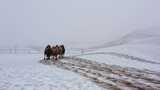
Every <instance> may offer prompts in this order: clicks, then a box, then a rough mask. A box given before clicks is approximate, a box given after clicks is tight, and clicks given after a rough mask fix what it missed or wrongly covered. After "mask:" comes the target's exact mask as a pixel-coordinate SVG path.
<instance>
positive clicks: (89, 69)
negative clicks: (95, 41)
mask: <svg viewBox="0 0 160 90" xmlns="http://www.w3.org/2000/svg"><path fill="white" fill-rule="evenodd" d="M40 62H41V63H43V64H47V65H55V66H57V67H59V68H62V69H66V70H70V71H73V72H75V73H79V74H80V75H82V76H84V77H86V78H88V79H90V80H92V81H93V82H95V83H96V84H97V85H99V86H101V87H103V88H105V89H108V90H133V89H134V90H158V89H160V77H159V76H158V75H156V74H155V73H151V72H144V71H140V70H136V69H133V68H121V67H119V66H111V65H107V64H102V63H101V64H100V63H97V62H94V61H90V60H86V59H81V58H75V57H65V58H64V59H62V60H60V61H57V62H51V61H44V60H41V61H40ZM149 75H154V76H156V77H158V79H157V78H154V77H150V76H149Z"/></svg>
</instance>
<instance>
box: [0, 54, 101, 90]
mask: <svg viewBox="0 0 160 90" xmlns="http://www.w3.org/2000/svg"><path fill="white" fill-rule="evenodd" d="M40 59H41V55H39V54H1V55H0V90H102V88H100V87H98V86H96V85H95V83H92V82H91V81H89V80H87V79H86V78H83V77H81V76H80V75H78V74H75V73H73V72H70V71H66V70H62V69H59V68H57V67H55V66H53V65H51V66H49V65H43V64H41V63H39V61H40Z"/></svg>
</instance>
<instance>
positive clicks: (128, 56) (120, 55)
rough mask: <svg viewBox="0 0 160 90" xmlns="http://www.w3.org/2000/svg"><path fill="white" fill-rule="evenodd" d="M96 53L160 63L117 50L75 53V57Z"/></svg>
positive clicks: (159, 63)
mask: <svg viewBox="0 0 160 90" xmlns="http://www.w3.org/2000/svg"><path fill="white" fill-rule="evenodd" d="M94 54H102V55H103V54H105V55H112V56H117V57H120V58H121V57H122V58H126V59H129V60H135V61H140V62H145V63H150V64H158V65H160V62H154V61H151V60H147V59H144V58H140V57H136V56H132V55H128V54H123V53H117V52H95V53H86V54H80V55H75V56H73V57H77V56H84V55H94Z"/></svg>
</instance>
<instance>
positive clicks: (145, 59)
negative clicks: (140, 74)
mask: <svg viewBox="0 0 160 90" xmlns="http://www.w3.org/2000/svg"><path fill="white" fill-rule="evenodd" d="M159 30H160V29H147V30H136V31H134V32H131V33H128V34H127V35H124V36H122V37H121V38H119V39H117V40H114V41H111V42H107V43H104V44H102V45H97V46H95V47H89V48H87V49H85V50H86V52H85V53H84V54H86V55H82V56H81V55H80V56H79V57H82V58H87V59H90V60H96V61H98V62H105V63H107V64H112V65H114V64H116V65H120V66H124V67H126V66H127V67H135V68H139V69H150V70H154V71H157V72H159V70H160V54H159V53H160V32H159Z"/></svg>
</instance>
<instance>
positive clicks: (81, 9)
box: [0, 0, 160, 46]
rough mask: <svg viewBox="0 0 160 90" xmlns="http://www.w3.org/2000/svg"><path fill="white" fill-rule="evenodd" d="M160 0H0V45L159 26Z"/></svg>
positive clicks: (87, 38) (102, 36) (90, 38)
mask: <svg viewBox="0 0 160 90" xmlns="http://www.w3.org/2000/svg"><path fill="white" fill-rule="evenodd" d="M159 10H160V0H0V41H1V42H0V45H2V46H3V45H15V44H17V45H30V44H35V45H36V44H42V45H44V44H47V43H72V42H74V43H75V42H82V43H85V42H98V41H106V42H107V41H110V40H112V39H116V38H118V37H119V36H121V35H124V34H125V33H128V32H130V31H132V30H136V29H143V28H144V29H145V28H150V27H154V26H156V27H157V26H160V12H159Z"/></svg>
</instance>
